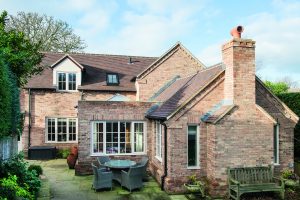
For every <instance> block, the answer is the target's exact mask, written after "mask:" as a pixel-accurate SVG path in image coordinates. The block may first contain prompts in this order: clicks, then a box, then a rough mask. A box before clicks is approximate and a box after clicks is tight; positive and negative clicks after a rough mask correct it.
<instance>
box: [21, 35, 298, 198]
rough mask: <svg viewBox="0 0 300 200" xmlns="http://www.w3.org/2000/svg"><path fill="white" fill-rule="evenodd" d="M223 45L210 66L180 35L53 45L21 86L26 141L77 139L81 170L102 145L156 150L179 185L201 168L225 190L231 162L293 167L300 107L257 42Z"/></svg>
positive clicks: (158, 166) (159, 165)
mask: <svg viewBox="0 0 300 200" xmlns="http://www.w3.org/2000/svg"><path fill="white" fill-rule="evenodd" d="M222 55H223V59H222V62H221V63H220V64H216V65H214V66H211V67H206V66H204V65H203V64H202V63H201V62H200V61H199V60H198V59H197V58H195V57H194V56H193V55H192V54H191V53H190V52H189V51H188V50H187V49H186V48H185V47H184V46H183V45H182V44H180V43H177V44H176V45H174V46H173V47H172V48H171V49H169V50H168V51H167V52H166V53H165V54H163V55H162V56H161V57H159V58H153V57H138V56H135V57H129V56H114V55H91V54H68V55H64V54H61V53H45V57H44V60H43V63H42V64H43V65H45V66H46V67H45V69H44V71H43V73H42V74H41V75H38V76H35V77H33V78H32V79H31V80H30V81H29V83H28V84H27V85H26V87H25V88H24V90H23V91H22V108H23V110H24V111H26V113H27V117H26V120H25V123H26V126H25V127H26V128H25V130H24V134H23V136H22V141H23V148H24V150H25V151H26V150H27V148H28V143H29V145H31V146H40V145H54V146H56V147H58V148H64V147H70V146H72V145H78V149H79V157H78V161H77V164H76V167H75V173H76V174H78V175H82V174H90V173H91V167H90V163H91V162H92V161H94V160H95V159H96V157H97V156H100V155H103V154H105V155H109V156H111V157H112V158H120V159H125V158H129V159H132V160H139V159H140V158H141V157H142V156H144V155H148V157H149V171H150V172H151V174H152V175H153V176H154V177H155V178H156V179H157V181H158V182H159V183H160V184H161V185H162V187H163V188H164V189H165V190H167V191H172V192H180V191H182V190H183V187H182V185H183V183H184V182H186V181H187V176H189V175H192V174H196V175H197V176H199V177H201V176H206V177H208V178H209V179H210V180H211V186H212V187H213V188H214V190H213V191H214V192H215V193H218V194H223V193H224V192H225V190H226V177H227V176H226V168H227V167H234V166H255V165H268V164H273V165H274V167H275V170H276V171H279V170H282V169H285V168H292V167H293V162H294V161H293V159H294V155H293V154H294V153H293V152H294V145H293V141H294V127H295V125H296V123H297V121H298V117H297V116H296V115H295V114H294V113H293V112H292V111H291V110H290V109H289V108H288V107H287V106H286V105H285V104H284V103H283V102H281V101H280V100H279V99H278V98H277V97H276V96H274V95H273V94H272V93H271V92H270V91H269V90H268V89H267V88H266V87H265V86H264V84H263V83H262V81H261V80H260V79H259V78H258V77H256V76H255V42H254V41H253V40H250V39H240V38H234V39H232V40H230V41H229V42H227V43H226V44H224V45H223V46H222ZM29 116H31V117H30V120H29ZM29 135H30V136H29Z"/></svg>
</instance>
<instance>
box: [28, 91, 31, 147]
mask: <svg viewBox="0 0 300 200" xmlns="http://www.w3.org/2000/svg"><path fill="white" fill-rule="evenodd" d="M30 135H31V89H30V88H29V89H28V149H29V147H30V146H31V141H30Z"/></svg>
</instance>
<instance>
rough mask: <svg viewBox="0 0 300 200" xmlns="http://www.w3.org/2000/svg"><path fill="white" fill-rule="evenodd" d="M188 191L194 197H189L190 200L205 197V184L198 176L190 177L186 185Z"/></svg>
mask: <svg viewBox="0 0 300 200" xmlns="http://www.w3.org/2000/svg"><path fill="white" fill-rule="evenodd" d="M184 187H185V188H186V190H187V191H188V192H189V193H191V194H192V195H189V196H187V197H188V198H189V199H191V197H195V196H196V197H205V194H204V193H205V184H204V183H203V182H202V181H200V180H198V179H197V177H196V175H195V174H194V175H192V176H189V177H188V182H187V183H185V184H184Z"/></svg>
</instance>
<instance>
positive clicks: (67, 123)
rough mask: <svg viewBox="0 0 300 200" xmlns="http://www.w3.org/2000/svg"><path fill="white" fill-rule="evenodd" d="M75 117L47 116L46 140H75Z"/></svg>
mask: <svg viewBox="0 0 300 200" xmlns="http://www.w3.org/2000/svg"><path fill="white" fill-rule="evenodd" d="M76 141H77V119H76V118H54V117H51V118H47V119H46V142H62V143H63V142H76Z"/></svg>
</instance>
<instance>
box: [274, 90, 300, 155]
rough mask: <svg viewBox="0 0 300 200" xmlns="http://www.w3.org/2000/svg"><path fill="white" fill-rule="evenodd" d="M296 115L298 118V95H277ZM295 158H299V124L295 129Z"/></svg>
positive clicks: (299, 109) (299, 114) (299, 108)
mask: <svg viewBox="0 0 300 200" xmlns="http://www.w3.org/2000/svg"><path fill="white" fill-rule="evenodd" d="M277 96H278V98H279V99H281V100H282V101H283V102H284V103H285V104H286V105H287V106H288V107H289V108H290V109H291V110H292V111H293V112H294V113H295V114H296V115H298V116H300V93H282V94H278V95H277ZM295 157H298V158H300V122H298V124H297V125H296V127H295Z"/></svg>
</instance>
